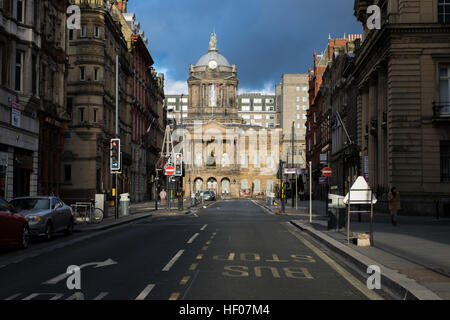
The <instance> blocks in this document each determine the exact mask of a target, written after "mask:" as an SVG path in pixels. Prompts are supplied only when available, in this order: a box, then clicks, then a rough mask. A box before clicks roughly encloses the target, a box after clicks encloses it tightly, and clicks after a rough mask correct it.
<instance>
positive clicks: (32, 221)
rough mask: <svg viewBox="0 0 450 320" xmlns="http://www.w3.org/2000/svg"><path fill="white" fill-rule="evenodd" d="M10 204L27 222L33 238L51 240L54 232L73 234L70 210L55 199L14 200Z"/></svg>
mask: <svg viewBox="0 0 450 320" xmlns="http://www.w3.org/2000/svg"><path fill="white" fill-rule="evenodd" d="M10 204H11V205H12V206H13V207H14V208H15V209H16V210H18V211H19V212H20V213H21V214H23V215H24V216H25V218H26V219H27V220H28V225H29V226H30V234H31V235H33V236H44V237H45V238H46V239H47V240H51V239H52V238H53V234H54V233H56V232H64V233H65V234H66V235H71V234H72V233H73V225H74V217H73V212H72V208H71V207H69V206H67V205H66V204H65V203H64V202H62V201H61V200H60V199H58V198H56V197H23V198H16V199H14V200H12V201H10Z"/></svg>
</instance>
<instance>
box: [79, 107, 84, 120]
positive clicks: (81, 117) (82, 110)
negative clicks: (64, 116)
mask: <svg viewBox="0 0 450 320" xmlns="http://www.w3.org/2000/svg"><path fill="white" fill-rule="evenodd" d="M78 110H79V111H80V122H84V108H80V109H78Z"/></svg>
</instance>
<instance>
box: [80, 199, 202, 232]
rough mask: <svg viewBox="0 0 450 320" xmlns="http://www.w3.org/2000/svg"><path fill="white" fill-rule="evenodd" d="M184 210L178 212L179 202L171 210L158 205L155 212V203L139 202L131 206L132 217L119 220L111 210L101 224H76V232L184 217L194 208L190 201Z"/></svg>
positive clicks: (186, 203) (185, 202)
mask: <svg viewBox="0 0 450 320" xmlns="http://www.w3.org/2000/svg"><path fill="white" fill-rule="evenodd" d="M183 206H184V209H183V210H182V211H180V210H178V202H176V203H175V204H174V207H172V208H171V209H170V210H169V209H167V205H166V204H164V205H161V204H159V203H158V210H157V211H156V210H155V201H147V202H139V203H132V204H130V215H128V216H120V217H119V219H117V220H116V219H115V217H114V208H110V210H109V217H107V218H104V219H103V220H102V221H101V222H100V223H99V224H75V227H74V232H87V231H100V230H106V229H110V228H113V227H116V226H119V225H123V224H126V223H129V222H132V221H137V220H140V219H145V218H148V217H162V216H182V215H186V214H189V213H190V212H191V209H193V208H194V207H191V206H190V203H189V201H187V200H186V201H184V203H183Z"/></svg>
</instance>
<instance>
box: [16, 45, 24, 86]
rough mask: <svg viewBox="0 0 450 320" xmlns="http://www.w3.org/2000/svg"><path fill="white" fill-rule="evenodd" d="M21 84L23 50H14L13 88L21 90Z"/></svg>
mask: <svg viewBox="0 0 450 320" xmlns="http://www.w3.org/2000/svg"><path fill="white" fill-rule="evenodd" d="M22 84H23V52H22V51H16V82H15V86H14V89H15V90H16V91H22Z"/></svg>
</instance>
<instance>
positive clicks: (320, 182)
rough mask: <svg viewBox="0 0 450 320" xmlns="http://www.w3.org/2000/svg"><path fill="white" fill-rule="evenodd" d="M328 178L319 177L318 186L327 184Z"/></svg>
mask: <svg viewBox="0 0 450 320" xmlns="http://www.w3.org/2000/svg"><path fill="white" fill-rule="evenodd" d="M327 180H328V178H327V177H319V184H320V185H326V184H327V183H328V181H327Z"/></svg>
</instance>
